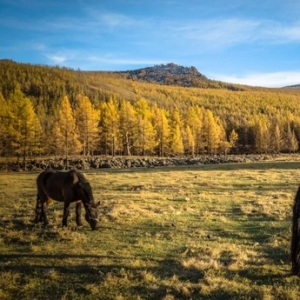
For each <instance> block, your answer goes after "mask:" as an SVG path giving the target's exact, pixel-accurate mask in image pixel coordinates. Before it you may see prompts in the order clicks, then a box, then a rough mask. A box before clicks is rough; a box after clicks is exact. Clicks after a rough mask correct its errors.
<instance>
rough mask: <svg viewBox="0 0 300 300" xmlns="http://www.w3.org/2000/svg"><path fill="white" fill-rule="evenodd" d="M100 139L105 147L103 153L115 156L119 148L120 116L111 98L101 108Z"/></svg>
mask: <svg viewBox="0 0 300 300" xmlns="http://www.w3.org/2000/svg"><path fill="white" fill-rule="evenodd" d="M100 110H101V119H100V126H101V130H100V133H101V139H102V142H103V143H104V145H105V153H106V154H108V153H110V154H111V155H112V156H115V154H116V151H117V150H119V147H120V114H119V111H118V106H117V103H116V101H115V100H114V99H113V97H110V99H109V101H108V102H104V103H103V104H102V105H101V107H100Z"/></svg>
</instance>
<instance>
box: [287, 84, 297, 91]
mask: <svg viewBox="0 0 300 300" xmlns="http://www.w3.org/2000/svg"><path fill="white" fill-rule="evenodd" d="M284 89H297V90H298V89H300V84H295V85H288V86H285V87H284Z"/></svg>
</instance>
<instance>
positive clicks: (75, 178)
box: [72, 172, 79, 185]
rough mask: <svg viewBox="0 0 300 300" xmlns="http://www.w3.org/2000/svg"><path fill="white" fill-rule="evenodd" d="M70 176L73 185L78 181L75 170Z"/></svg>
mask: <svg viewBox="0 0 300 300" xmlns="http://www.w3.org/2000/svg"><path fill="white" fill-rule="evenodd" d="M72 177H73V184H74V185H75V184H76V183H78V182H79V178H78V176H77V174H76V172H72Z"/></svg>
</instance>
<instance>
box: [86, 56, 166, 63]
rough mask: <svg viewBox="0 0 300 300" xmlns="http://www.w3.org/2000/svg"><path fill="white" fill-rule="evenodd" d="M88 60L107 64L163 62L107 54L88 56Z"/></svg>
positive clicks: (162, 61) (160, 61)
mask: <svg viewBox="0 0 300 300" xmlns="http://www.w3.org/2000/svg"><path fill="white" fill-rule="evenodd" d="M88 60H89V61H91V62H97V63H103V64H109V65H157V64H165V63H167V61H165V60H156V59H140V58H118V57H112V56H110V55H108V56H95V55H94V56H89V57H88Z"/></svg>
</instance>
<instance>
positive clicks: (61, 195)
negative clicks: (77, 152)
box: [37, 170, 80, 202]
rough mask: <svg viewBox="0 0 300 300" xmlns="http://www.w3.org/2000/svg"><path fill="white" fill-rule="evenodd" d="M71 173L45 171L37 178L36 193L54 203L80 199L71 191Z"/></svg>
mask: <svg viewBox="0 0 300 300" xmlns="http://www.w3.org/2000/svg"><path fill="white" fill-rule="evenodd" d="M72 172H73V171H68V172H62V171H54V170H46V171H43V172H42V173H40V174H39V176H38V178H37V187H38V193H39V194H42V195H46V196H47V198H51V199H53V200H56V201H61V202H63V201H65V200H66V199H65V198H67V199H68V201H70V202H75V201H78V200H80V199H77V198H78V197H77V196H76V195H75V193H74V191H73V185H72V182H73V181H72V180H73V178H72V177H71V174H72Z"/></svg>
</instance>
